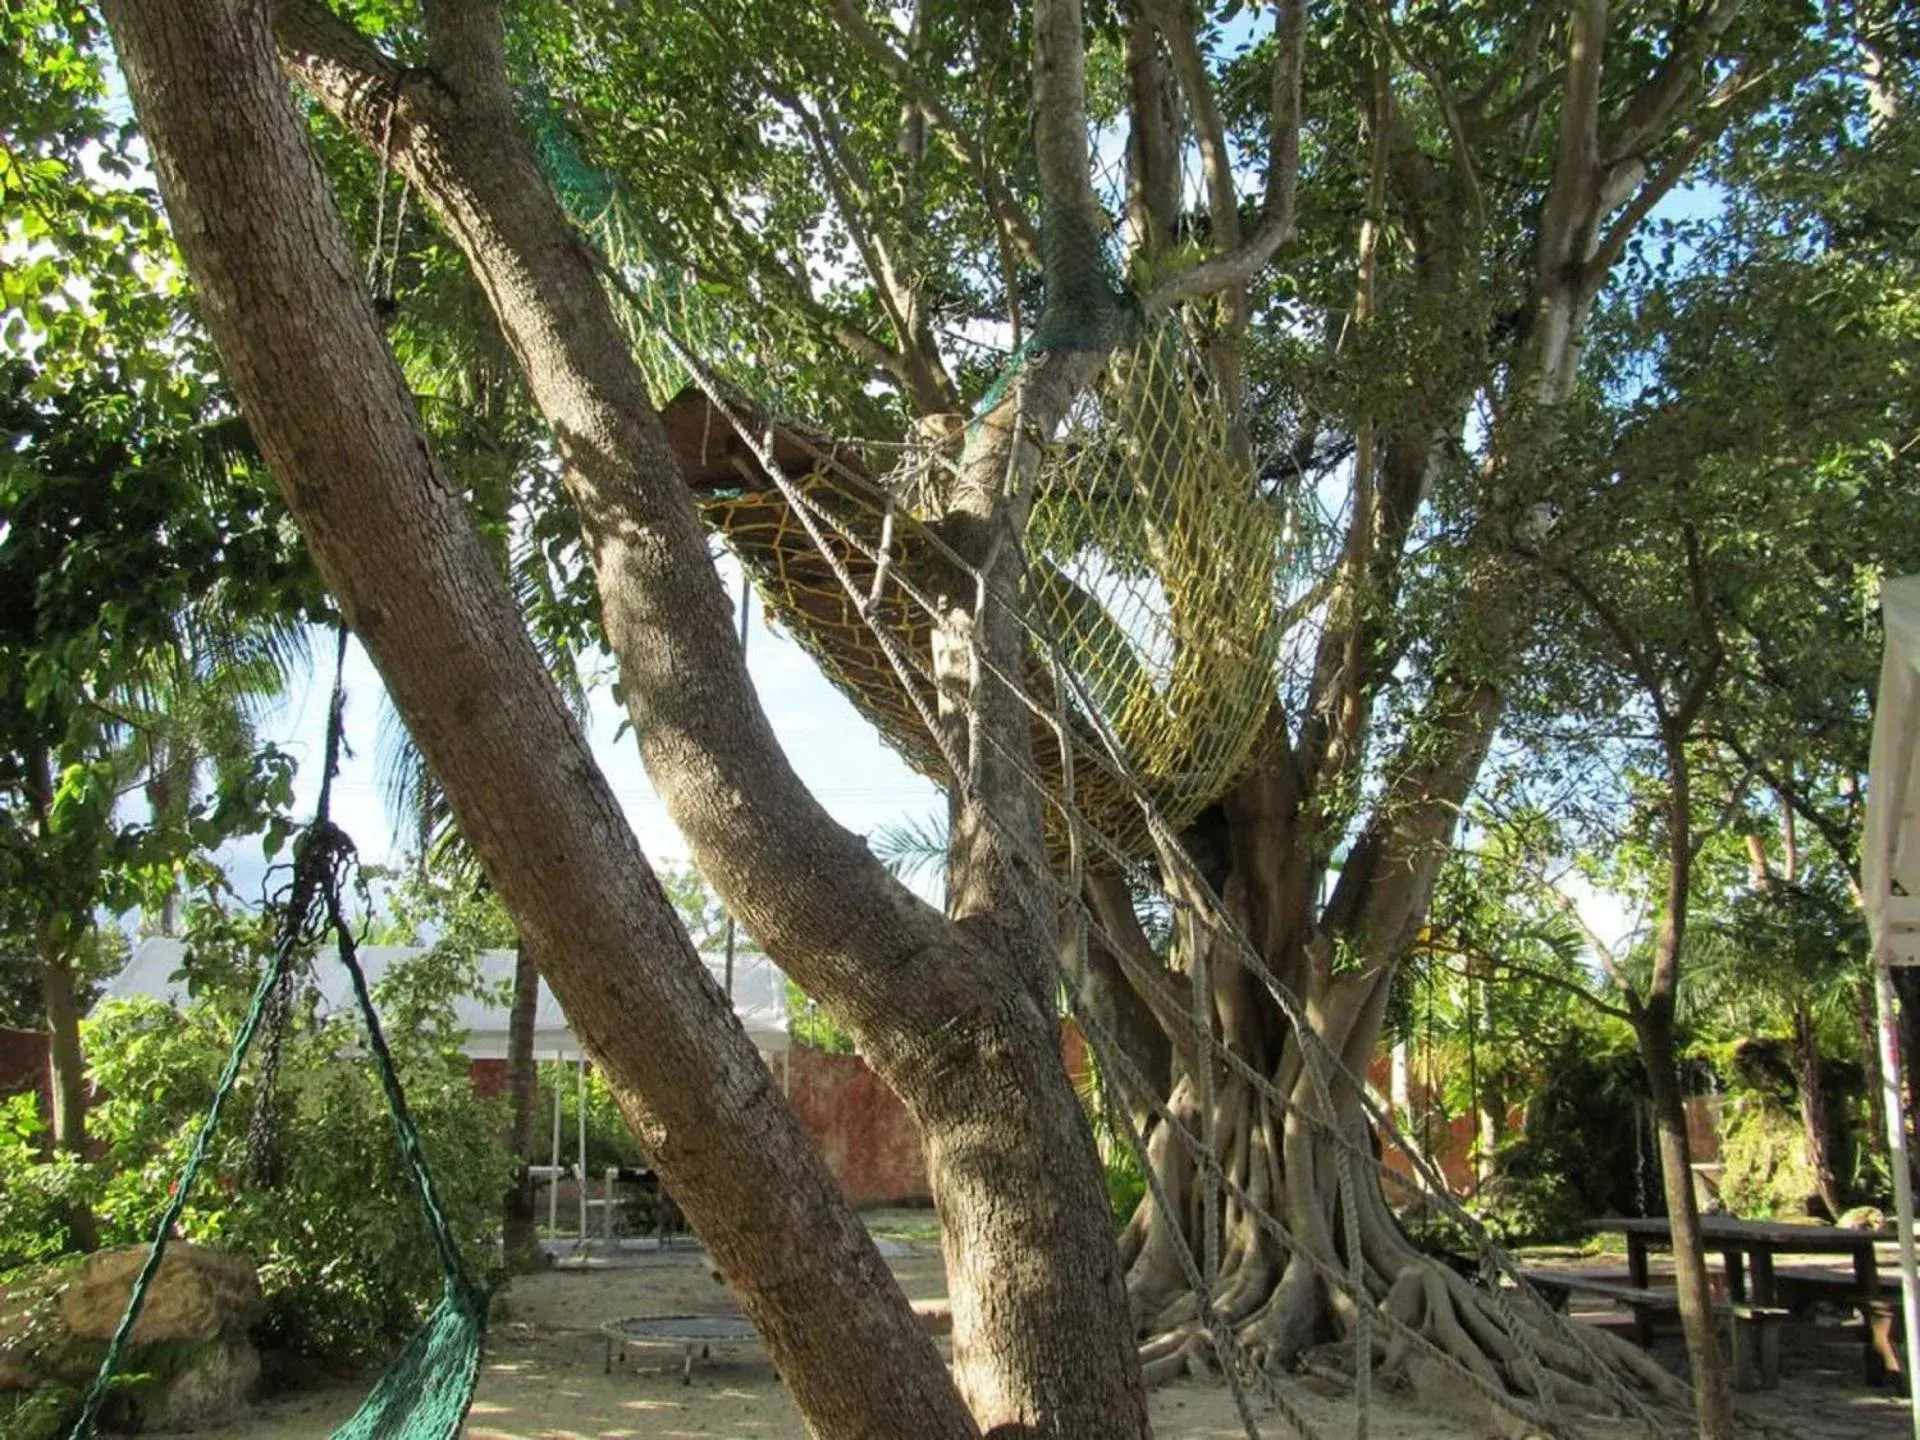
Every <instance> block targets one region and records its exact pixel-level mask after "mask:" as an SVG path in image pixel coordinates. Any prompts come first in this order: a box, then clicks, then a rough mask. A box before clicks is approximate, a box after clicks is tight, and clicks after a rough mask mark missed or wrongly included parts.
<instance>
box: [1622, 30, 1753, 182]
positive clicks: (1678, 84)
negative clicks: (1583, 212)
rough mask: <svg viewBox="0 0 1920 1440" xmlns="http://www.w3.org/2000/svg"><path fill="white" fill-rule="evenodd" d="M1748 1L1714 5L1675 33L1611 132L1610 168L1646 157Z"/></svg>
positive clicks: (1623, 109) (1624, 108)
mask: <svg viewBox="0 0 1920 1440" xmlns="http://www.w3.org/2000/svg"><path fill="white" fill-rule="evenodd" d="M1743 3H1744V0H1712V3H1711V4H1709V5H1708V6H1707V9H1706V11H1705V13H1704V14H1701V15H1700V16H1698V17H1697V18H1695V19H1693V20H1691V21H1689V22H1685V23H1684V28H1679V29H1676V30H1675V31H1674V33H1673V35H1672V36H1671V38H1670V39H1669V41H1668V46H1667V58H1666V60H1665V61H1664V62H1663V63H1662V64H1661V66H1660V68H1659V70H1658V71H1657V72H1656V73H1655V74H1654V76H1653V78H1652V79H1651V80H1650V81H1648V82H1647V84H1646V85H1644V86H1643V87H1641V89H1640V90H1639V91H1638V92H1636V93H1635V94H1634V95H1633V96H1632V98H1631V99H1629V100H1628V101H1627V103H1626V105H1625V106H1624V107H1623V108H1622V110H1621V112H1620V114H1619V116H1618V117H1617V118H1616V119H1615V120H1614V121H1613V123H1612V124H1611V125H1609V126H1608V128H1607V136H1606V141H1605V146H1604V151H1603V153H1604V155H1605V158H1606V159H1607V160H1608V162H1609V163H1611V162H1613V161H1616V160H1620V159H1624V158H1626V157H1627V156H1631V155H1641V154H1644V153H1645V152H1646V151H1647V150H1648V149H1650V148H1651V147H1652V146H1653V145H1654V144H1655V143H1657V141H1658V139H1659V137H1660V135H1661V134H1662V133H1663V132H1664V131H1665V130H1666V128H1667V124H1668V122H1669V121H1670V120H1672V118H1673V115H1674V112H1675V111H1676V110H1677V109H1679V107H1680V105H1681V103H1682V102H1683V101H1685V99H1686V98H1687V95H1688V93H1689V92H1690V91H1691V90H1692V89H1693V88H1694V86H1695V85H1696V84H1698V83H1699V79H1700V66H1701V63H1702V62H1703V61H1704V60H1705V59H1706V56H1707V52H1708V51H1709V50H1710V49H1711V48H1712V46H1713V42H1714V41H1715V40H1717V39H1719V37H1720V36H1721V35H1722V34H1724V33H1725V31H1726V29H1727V27H1728V26H1729V25H1731V24H1732V23H1733V21H1734V17H1735V16H1737V15H1738V14H1739V13H1740V8H1741V5H1742V4H1743Z"/></svg>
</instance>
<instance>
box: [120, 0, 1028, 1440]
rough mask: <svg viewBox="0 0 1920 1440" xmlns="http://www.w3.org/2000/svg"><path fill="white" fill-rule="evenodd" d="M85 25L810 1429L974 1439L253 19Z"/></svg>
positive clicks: (284, 440) (398, 664) (336, 535)
mask: <svg viewBox="0 0 1920 1440" xmlns="http://www.w3.org/2000/svg"><path fill="white" fill-rule="evenodd" d="M108 19H109V23H110V25H111V28H112V32H113V36H114V42H115V45H116V48H117V49H118V51H119V54H120V59H121V64H122V68H123V69H124V71H125V73H126V76H127V84H128V90H129V92H130V94H131V96H132V98H133V101H134V105H135V109H136V112H137V114H138V115H139V118H140V121H141V125H142V128H143V130H144V132H145V135H146V138H147V140H148V142H149V144H150V145H151V146H152V148H153V153H154V160H155V168H156V170H157V172H158V174H159V178H160V183H161V188H162V193H163V195H164V197H165V199H166V202H167V206H168V210H169V214H170V215H171V217H172V219H173V223H174V229H175V233H176V235H177V236H178V238H179V241H180V245H181V249H182V252H183V254H184V256H185V258H186V261H187V264H188V267H189V269H190V271H191V273H192V275H193V278H194V281H195V285H196V290H197V294H198V298H199V300H200V303H201V306H202V308H203V312H204V314H205V316H206V319H207V323H208V326H209V328H210V330H211V331H212V333H213V336H214V340H215V342H216V344H217V345H218V346H219V348H220V351H221V354H222V357H223V359H224V361H225V363H226V365H227V367H228V370H229V372H230V374H231V377H232V380H233V384H234V389H235V393H236V394H237V396H238V397H239V400H240V403H241V406H242V409H243V412H244V413H245V414H246V416H247V418H248V420H249V423H250V424H251V425H252V427H253V430H254V433H255V435H256V436H257V437H258V439H259V441H260V446H261V450H262V452H263V454H264V456H265V458H266V460H267V462H268V465H269V468H270V469H271V471H272V473H273V475H274V477H275V479H276V481H277V482H278V483H279V485H280V486H281V488H282V490H283V491H284V492H285V494H286V498H287V503H288V507H289V509H290V510H291V511H292V512H293V514H294V515H295V517H296V518H297V519H298V521H299V522H300V524H301V526H302V529H303V532H304V533H305V535H306V537H307V540H308V542H309V544H310V545H311V547H312V549H313V552H314V558H315V561H316V563H317V565H318V567H319V569H320V571H321V573H322V575H323V576H324V577H325V579H326V580H327V582H328V585H329V587H330V588H331V589H332V590H333V591H334V593H335V594H336V595H337V596H338V597H339V598H340V602H341V606H342V609H343V611H344V613H345V614H346V616H347V618H348V620H349V622H350V623H351V624H352V626H353V628H354V630H355V632H356V633H357V634H359V635H360V636H361V638H362V640H363V641H364V642H365V643H366V645H367V648H368V650H369V652H370V653H371V654H372V656H373V657H374V660H375V663H376V664H377V665H378V667H379V669H380V671H381V674H382V676H383V678H384V679H385V680H386V682H387V685H388V687H389V689H390V690H391V691H392V693H393V695H394V698H395V701H396V703H397V704H398V706H399V709H400V711H401V714H402V716H403V717H404V718H405V720H406V721H407V724H408V727H409V729H410V730H411V731H412V733H413V735H414V737H415V739H416V740H417V741H418V742H419V744H420V748H421V751H422V753H423V754H425V755H426V756H427V758H428V760H429V761H430V763H431V764H432V765H433V768H434V770H435V773H436V774H438V775H439V776H440V778H441V780H442V782H443V784H444V785H445V787H446V791H447V796H448V799H449V802H450V804H451V806H452V808H453V811H454V813H455V815H456V817H457V818H458V820H459V823H460V826H461V830H462V832H463V833H464V834H465V835H467V837H468V838H469V839H470V840H471V841H472V843H473V845H474V848H475V850H476V851H477V852H478V854H479V855H480V857H481V859H482V861H483V863H484V865H485V867H486V870H487V873H488V876H489V878H490V880H491V881H492V883H493V884H494V885H495V887H496V888H497V889H498V890H499V892H500V893H501V895H502V897H503V899H505V901H506V902H507V906H508V908H509V910H510V912H511V913H512V914H513V916H514V919H515V921H516V923H517V925H518V926H519V928H520V930H521V932H522V934H523V935H524V936H525V937H526V939H527V941H528V943H529V944H531V945H532V946H533V947H534V949H535V951H536V953H537V954H539V955H540V956H541V957H542V962H543V965H544V966H545V970H546V974H547V978H548V980H549V981H550V983H551V984H552V985H553V987H554V990H555V993H556V994H557V995H558V996H559V997H560V999H561V1002H562V1004H563V1005H564V1006H565V1007H566V1010H567V1014H568V1016H569V1018H570V1020H571V1021H572V1023H573V1025H574V1027H575V1029H576V1030H577V1032H578V1033H579V1035H580V1037H581V1040H582V1043H583V1044H584V1046H585V1047H586V1049H587V1051H588V1053H589V1054H590V1055H591V1056H592V1058H593V1059H594V1061H595V1062H596V1063H598V1064H601V1065H602V1066H603V1067H604V1068H605V1070H606V1071H607V1073H608V1074H609V1077H610V1079H611V1080H612V1082H613V1087H614V1091H615V1095H616V1097H617V1098H618V1100H619V1102H620V1104H621V1107H622V1109H623V1111H624V1112H625V1114H626V1116H627V1118H628V1120H629V1122H630V1123H631V1124H632V1125H633V1126H634V1128H635V1131H636V1133H637V1134H638V1135H639V1136H640V1138H641V1139H642V1141H643V1143H644V1144H645V1145H646V1147H647V1150H648V1152H649V1154H650V1155H652V1156H653V1157H654V1159H655V1161H656V1163H657V1164H658V1165H659V1167H660V1169H661V1171H662V1173H663V1175H665V1176H666V1178H667V1179H668V1182H669V1183H670V1184H671V1185H672V1187H673V1190H674V1193H675V1196H676V1198H677V1199H679V1201H680V1202H681V1204H682V1206H683V1207H684V1208H685V1210H686V1211H687V1213H688V1214H689V1216H690V1217H691V1218H692V1219H693V1221H694V1224H695V1226H696V1227H697V1228H698V1230H699V1231H700V1234H701V1237H702V1239H703V1240H704V1241H705V1242H706V1244H707V1246H708V1248H709V1251H710V1253H711V1254H712V1256H713V1258H714V1260H715V1262H716V1264H717V1265H718V1266H719V1268H720V1269H721V1270H722V1271H723V1272H724V1273H725V1274H726V1275H727V1276H728V1278H729V1279H730V1281H731V1282H732V1283H733V1285H734V1287H735V1289H736V1291H737V1292H738V1294H739V1295H740V1298H741V1301H742V1304H743V1305H744V1307H745V1309H746V1310H747V1313H748V1314H749V1315H750V1316H751V1318H752V1319H753V1320H754V1322H755V1324H756V1325H757V1326H758V1328H759V1330H760V1332H761V1334H762V1335H763V1336H764V1337H765V1339H766V1342H767V1345H768V1349H769V1351H770V1352H771V1354H772V1355H773V1357H774V1360H775V1362H776V1363H777V1364H778V1365H779V1367H780V1371H781V1374H782V1376H783V1377H784V1379H785V1380H786V1383H787V1385H788V1387H789V1389H790V1391H791V1392H792V1394H793V1396H794V1399H795V1402H796V1403H797V1404H798V1406H799V1407H800V1409H801V1411H802V1413H803V1414H804V1415H805V1416H806V1417H807V1422H808V1424H809V1426H810V1428H811V1429H812V1431H813V1432H814V1433H816V1434H819V1435H822V1436H847V1437H855V1436H872V1435H880V1434H901V1433H913V1434H923V1433H924V1434H928V1435H936V1436H953V1437H964V1436H970V1435H973V1434H975V1433H976V1430H975V1427H974V1425H973V1422H972V1419H971V1417H970V1416H969V1415H968V1414H967V1412H966V1410H965V1408H964V1406H963V1405H962V1404H961V1403H960V1400H959V1397H958V1394H957V1393H956V1391H955V1390H954V1387H953V1385H952V1383H951V1382H950V1380H949V1378H948V1376H947V1375H946V1373H945V1369H944V1366H943V1365H942V1363H941V1361H940V1358H939V1355H938V1353H937V1352H936V1351H935V1349H934V1348H933V1345H932V1343H931V1341H930V1340H928V1339H927V1337H926V1336H925V1335H923V1334H922V1333H921V1331H920V1328H919V1327H918V1325H917V1324H916V1323H915V1321H914V1318H913V1314H912V1311H911V1309H910V1307H909V1306H908V1305H907V1302H906V1299H905V1297H904V1296H903V1295H902V1294H901V1293H900V1290H899V1288H898V1286H897V1285H895V1284H894V1282H893V1281H892V1279H891V1277H890V1275H889V1274H888V1272H887V1269H886V1266H885V1264H884V1262H883V1261H882V1260H881V1259H880V1257H879V1255H878V1253H877V1252H876V1250H875V1248H874V1246H873V1242H872V1239H871V1237H870V1236H869V1235H868V1234H867V1232H866V1230H865V1228H864V1227H863V1226H862V1225H861V1224H860V1223H859V1221H858V1220H857V1219H856V1218H855V1217H854V1216H853V1215H852V1214H851V1213H849V1211H848V1210H847V1208H846V1206H845V1203H844V1201H843V1200H842V1198H841V1196H840V1194H839V1191H838V1188H837V1186H836V1185H835V1184H834V1181H833V1178H832V1176H831V1175H830V1174H829V1173H828V1171H827V1169H826V1166H825V1164H824V1163H823V1162H822V1160H821V1159H820V1157H819V1155H818V1153H817V1152H816V1151H815V1150H814V1149H813V1147H812V1146H811V1144H810V1143H809V1142H808V1141H807V1139H806V1137H805V1135H804V1133H803V1132H802V1131H801V1129H800V1127H799V1125H798V1123H797V1122H796V1121H795V1119H794V1117H793V1115H792V1112H791V1111H790V1110H788V1109H787V1108H786V1106H785V1104H784V1103H783V1102H782V1100H781V1098H780V1096H779V1092H778V1090H777V1088H776V1087H775V1085H774V1084H773V1081H772V1077H771V1076H770V1075H769V1074H768V1073H767V1070H766V1068H765V1066H764V1065H762V1064H761V1063H760V1061H759V1059H758V1056H757V1055H756V1054H755V1052H754V1050H753V1047H752V1044H751V1042H750V1041H749V1040H748V1039H747V1036H746V1034H745V1032H744V1031H743V1030H742V1029H741V1027H740V1025H739V1023H738V1021H737V1020H736V1019H735V1018H734V1016H733V1014H732V1011H731V1008H730V1007H729V1006H728V1005H727V1003H726V1000H725V997H724V996H722V995H721V994H720V993H719V990H718V987H717V986H716V985H715V984H714V983H713V981H712V979H711V977H709V976H708V974H707V971H706V968H705V966H704V965H702V964H701V962H700V960H699V957H698V956H697V955H696V954H695V953H694V951H693V947H692V945H691V943H690V942H689V941H688V939H687V937H686V934H685V932H684V930H683V929H682V928H681V927H680V925H679V923H678V921H677V919H676V917H675V915H674V912H673V909H672V906H671V905H670V903H669V902H668V900H667V897H666V895H665V894H664V892H663V891H662V890H661V888H660V885H659V883H658V882H657V880H656V879H655V878H654V876H653V875H652V873H651V871H650V870H649V869H648V867H647V864H646V861H645V859H644V857H643V856H642V855H641V853H640V851H639V848H638V845H637V843H636V842H635V840H634V838H633V835H632V831H631V829H630V828H629V827H628V825H627V823H626V821H625V819H624V817H623V815H622V813H621V811H620V808H619V806H618V803H617V802H616V800H615V799H614V797H613V795H612V793H611V791H610V790H609V789H608V787H607V785H606V782H605V779H604V777H603V776H602V775H601V774H600V773H599V771H598V769H597V767H596V766H595V764H594V762H593V759H592V756H591V754H590V753H589V751H588V749H587V746H586V742H585V739H584V737H583V736H582V735H581V733H580V731H579V728H578V726H577V725H576V724H575V723H574V721H573V719H572V717H571V716H570V715H569V713H568V712H567V710H566V707H565V705H564V704H563V703H562V701H561V699H560V697H559V695H558V693H557V692H556V691H555V689H554V686H553V684H552V682H551V680H550V679H549V678H548V676H547V675H546V673H545V671H544V669H543V668H542V666H541V663H540V659H539V656H538V655H537V653H536V652H535V651H534V649H533V647H532V644H531V643H530V641H529V640H528V638H527V636H526V633H525V630H524V628H523V627H522V625H521V623H520V619H519V616H518V615H517V613H516V611H515V608H514V605H513V600H512V596H511V595H510V594H509V593H508V591H507V589H506V586H505V583H504V581H503V580H502V579H501V578H500V576H499V574H498V573H497V571H496V569H495V567H494V566H493V564H492V563H491V561H490V559H489V557H488V556H487V554H486V551H485V548H484V546H483V544H482V542H481V541H480V539H479V537H478V536H477V534H476V533H475V532H474V529H473V527H472V525H471V522H470V521H469V519H468V517H467V516H466V514H465V512H464V509H463V507H462V502H461V500H460V497H459V494H458V492H457V490H456V489H455V487H453V486H452V485H451V484H449V483H448V481H447V479H446V477H445V476H444V475H443V474H442V473H441V472H440V470H439V469H438V467H437V466H436V465H435V464H434V462H433V459H432V456H431V455H430V453H429V451H428V448H427V446H426V444H425V441H424V439H423V437H422V434H421V431H420V427H419V422H418V419H417V416H416V415H415V413H414V411H413V406H412V402H411V399H410V397H409V396H408V394H407V390H406V386H405V382H404V380H403V377H402V376H401V374H400V372H399V369H398V367H397V366H396V364H395V363H394V360H393V357H392V356H391V354H390V353H388V351H387V350H386V348H385V345H384V343H383V341H382V339H381V336H380V333H379V329H378V325H377V322H376V320H375V317H374V314H373V310H372V307H371V305H370V303H369V301H368V299H367V297H366V295H365V294H364V292H363V291H362V289H361V287H360V284H359V281H358V278H357V276H358V273H359V268H360V267H359V265H358V262H357V260H356V258H355V256H354V254H353V252H352V247H351V245H350V242H349V240H348V238H347V235H346V232H345V229H344V227H343V226H342V225H341V223H340V220H339V217H338V215H337V213H336V212H335V211H334V209H333V206H332V203H331V200H330V199H329V197H328V195H327V192H326V188H325V182H324V179H323V177H322V175H321V173H320V170H319V167H318V164H317V162H316V160H315V158H314V156H313V154H312V151H311V149H310V148H309V145H308V141H307V135H306V130H305V125H304V122H303V121H302V119H301V117H300V115H299V113H298V112H297V110H296V109H295V107H294V105H293V101H292V97H291V96H290V95H289V94H288V92H287V88H286V84H285V81H284V80H283V78H282V76H281V74H280V71H279V69H278V66H277V64H276V63H275V56H274V50H273V38H272V34H271V32H270V28H269V25H268V20H267V16H266V13H265V11H264V8H263V7H261V6H259V5H255V4H241V3H234V0H182V3H178V4H174V5H167V6H154V5H146V4H140V3H137V0H115V3H113V4H111V5H109V6H108ZM560 438H561V442H562V444H563V446H565V445H567V444H568V443H569V441H570V440H571V439H572V438H573V437H570V436H568V435H567V434H565V433H563V434H562V435H561V437H560ZM636 538H637V537H636ZM721 628H722V632H723V634H724V633H725V625H724V620H723V624H722V627H721ZM728 648H729V649H731V645H730V642H729V646H728ZM1056 1064H1057V1062H1056ZM1002 1098H1003V1100H1008V1097H1002ZM1011 1108H1012V1106H1011V1103H1010V1102H1009V1103H1008V1104H1006V1105H1004V1106H1003V1108H1002V1110H1001V1112H1000V1113H1007V1112H1008V1111H1009V1110H1010V1109H1011Z"/></svg>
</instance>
